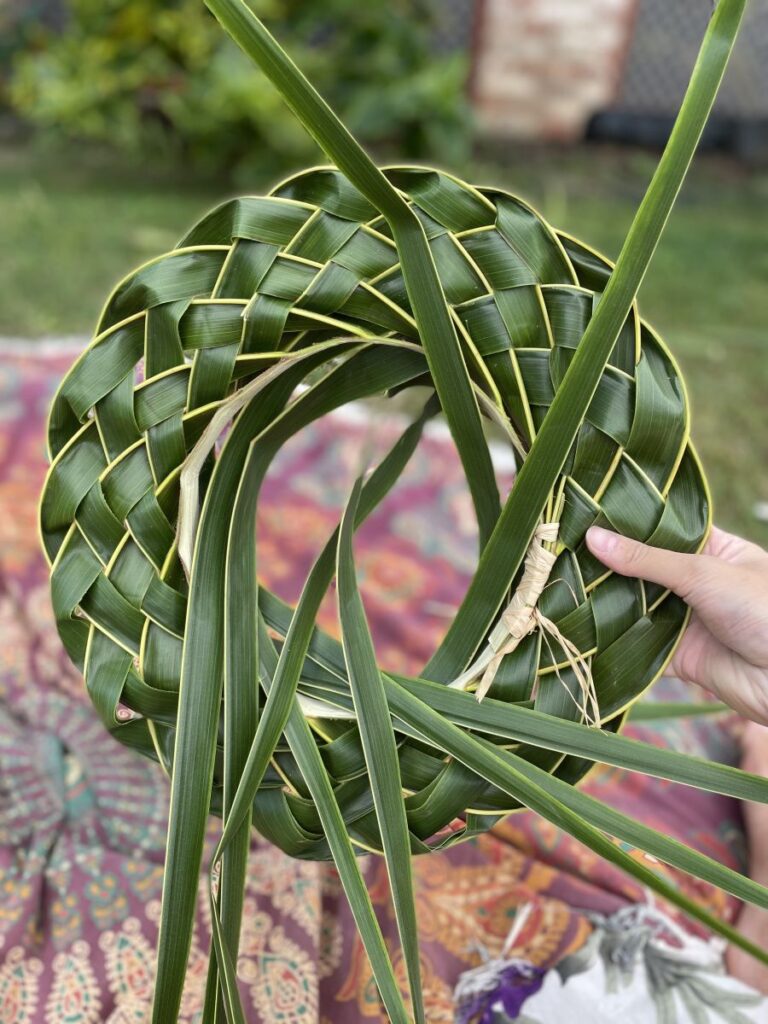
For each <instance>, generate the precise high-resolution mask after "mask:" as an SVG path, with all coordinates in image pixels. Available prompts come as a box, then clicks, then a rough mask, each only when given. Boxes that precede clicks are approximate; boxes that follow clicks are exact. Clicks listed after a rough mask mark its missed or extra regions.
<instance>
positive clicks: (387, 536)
mask: <svg viewBox="0 0 768 1024" xmlns="http://www.w3.org/2000/svg"><path fill="white" fill-rule="evenodd" d="M71 358H72V352H71V351H69V352H60V351H53V352H48V353H47V354H45V355H42V354H40V353H39V352H38V353H36V352H35V351H34V350H30V351H23V350H11V349H9V350H4V351H3V352H2V353H0V517H1V519H0V521H2V531H0V636H1V637H2V644H0V1021H1V1022H3V1024H54V1022H55V1024H60V1022H63V1024H92V1022H93V1024H95V1022H101V1021H105V1022H110V1024H139V1022H142V1021H145V1020H148V1019H149V1006H150V1003H151V997H152V987H153V974H154V945H155V941H156V937H157V922H158V914H159V901H160V892H161V886H162V864H163V849H164V831H165V815H166V806H167V798H168V784H167V780H166V778H165V777H164V776H163V774H162V772H161V770H160V768H159V767H158V766H155V765H153V764H152V763H148V762H147V761H145V760H144V759H143V758H141V757H139V756H138V755H136V754H134V753H132V752H131V751H130V750H128V749H126V748H124V747H122V746H121V745H119V744H118V743H117V742H116V741H114V740H113V739H112V738H110V737H109V735H108V734H107V733H106V731H105V730H104V728H103V727H102V725H101V724H100V722H99V721H98V720H97V718H96V716H95V712H94V711H93V710H92V709H91V707H90V704H89V702H88V700H87V698H86V695H85V693H84V692H83V684H82V680H81V679H80V678H79V677H78V675H77V674H76V673H75V671H74V670H73V669H72V668H71V667H70V665H69V662H68V660H67V658H66V657H65V656H64V654H63V652H62V650H61V647H60V643H59V640H58V638H57V636H56V634H55V631H54V628H53V624H52V618H51V611H50V606H49V599H48V585H47V580H46V572H45V568H44V564H43V560H42V557H41V555H40V554H39V549H38V539H37V534H36V502H37V495H38V493H39V490H40V486H41V483H42V479H43V475H44V472H45V458H44V450H43V444H44V441H43V437H44V417H45V412H46V409H47V407H48V404H49V401H50V397H51V395H52V393H53V390H54V388H55V385H56V383H57V382H58V380H59V379H60V377H61V375H62V374H63V372H64V370H65V368H66V367H67V366H68V365H69V363H70V362H71ZM396 429H397V428H396V425H394V424H392V423H388V422H387V421H383V422H382V421H378V422H377V426H376V431H375V433H376V441H377V442H378V441H381V443H386V441H387V439H388V438H394V436H395V430H396ZM370 433H371V430H370V428H369V427H368V426H366V422H365V419H364V418H362V417H360V416H355V415H346V414H342V415H334V416H333V417H330V418H326V419H325V420H323V421H321V422H320V423H318V424H317V425H316V426H315V427H314V428H312V429H311V430H309V431H307V432H306V433H305V434H302V435H300V436H299V437H297V438H296V439H295V440H294V441H293V442H291V444H289V445H288V446H287V447H286V449H285V451H284V452H283V453H282V455H281V457H280V459H279V461H278V463H277V464H276V466H275V467H274V471H273V472H272V473H271V476H270V478H269V479H268V483H267V485H266V490H265V501H264V503H263V510H262V514H261V516H260V519H259V522H258V524H257V528H258V530H259V538H260V547H259V551H260V562H261V565H262V566H263V567H264V577H265V580H266V581H267V582H268V583H269V585H270V586H272V587H273V588H274V589H275V590H276V591H277V592H278V593H279V594H280V595H281V596H282V597H285V598H286V599H289V600H290V599H295V598H296V597H297V595H298V588H299V586H300V583H301V581H302V580H303V579H304V578H305V575H306V572H307V570H308V568H309V566H310V564H311V561H312V559H313V557H314V555H315V554H316V552H317V551H318V550H319V548H320V546H321V545H322V543H324V541H325V540H326V538H327V536H328V533H329V531H330V529H331V528H332V527H333V525H335V523H336V522H337V520H338V515H339V509H340V507H341V505H342V504H343V502H344V500H345V498H346V496H347V494H348V491H349V487H350V485H351V481H352V480H353V478H354V476H355V475H356V473H357V472H358V469H359V465H360V459H361V452H362V450H363V449H364V448H365V447H366V445H367V444H368V442H369V441H370V437H369V434H370ZM501 476H502V478H503V479H502V481H501V482H502V484H503V485H505V486H507V487H508V486H510V485H511V474H510V472H509V471H508V470H507V471H506V474H505V471H504V470H503V469H502V470H501ZM356 552H357V555H358V567H359V569H360V572H361V577H362V588H363V595H364V598H365V601H366V607H367V610H368V613H369V617H370V619H371V623H372V626H373V628H374V632H375V637H376V643H377V653H378V657H379V660H380V663H382V664H383V665H385V666H388V667H390V668H392V669H402V670H405V671H411V670H414V669H417V668H418V667H419V665H420V664H422V663H423V662H424V661H425V660H426V659H427V657H428V656H429V654H430V653H431V651H432V650H434V647H435V645H436V642H437V641H438V639H439V637H440V635H441V634H442V632H443V631H444V630H445V628H446V625H447V622H448V621H449V616H450V614H451V610H452V609H453V608H455V607H456V605H457V604H458V602H459V600H460V598H461V596H462V594H463V592H464V590H465V588H466V585H467V581H468V579H469V577H470V575H471V572H472V569H473V566H474V557H475V527H474V520H473V515H472V510H471V504H470V502H469V497H468V494H467V492H466V488H465V484H464V478H463V474H462V471H461V468H460V464H459V462H458V459H457V457H456V454H455V451H454V449H453V446H452V445H451V443H450V441H449V440H448V439H447V438H446V437H445V436H444V435H441V434H440V433H439V432H437V433H435V434H432V435H428V436H427V437H426V439H425V440H424V442H423V443H422V445H421V447H420V448H419V450H418V452H417V454H416V456H415V457H414V459H413V460H412V462H411V464H410V466H409V468H408V470H407V472H406V474H404V476H403V479H402V481H401V483H400V485H399V486H398V487H397V488H396V490H395V491H394V492H393V494H392V495H391V496H390V497H389V498H388V499H387V501H386V502H385V503H384V504H383V505H382V506H381V508H380V510H379V511H378V512H377V514H375V515H374V516H373V517H372V518H371V520H370V521H369V522H368V523H366V525H365V526H364V527H363V528H362V529H361V530H360V533H359V537H358V540H357V542H356ZM323 624H324V625H325V626H326V627H327V628H329V629H334V628H335V623H334V613H333V607H332V603H329V604H328V606H327V607H326V608H325V609H324V611H323ZM676 686H678V684H672V683H668V682H665V683H664V684H660V685H659V686H658V687H657V688H656V693H657V694H659V693H662V692H663V695H664V696H665V697H667V698H670V699H671V698H675V697H677V698H678V699H680V698H681V697H682V696H684V695H682V694H681V693H680V692H679V688H678V689H677V690H676V689H675V687H676ZM665 688H666V689H665ZM633 733H634V734H636V735H639V736H641V737H642V738H643V739H645V740H647V741H649V742H652V743H656V744H658V745H660V746H663V745H670V744H674V746H675V748H676V749H678V750H681V749H682V750H687V751H689V752H692V753H706V754H707V756H710V757H716V758H719V759H721V760H725V761H733V760H734V759H735V757H736V755H737V747H738V737H737V735H736V726H735V723H734V722H733V721H732V720H729V719H723V718H720V719H717V720H714V719H709V720H701V721H699V722H698V723H687V724H683V723H680V722H672V723H669V722H668V723H664V724H663V725H654V726H652V727H651V726H645V727H643V728H642V729H640V728H635V729H633ZM587 785H588V787H589V789H590V790H591V791H592V792H593V793H596V794H597V795H599V796H600V797H601V798H602V799H605V800H608V801H609V802H610V803H612V804H613V805H614V806H616V807H618V808H620V809H622V810H625V811H629V812H631V813H632V814H634V815H636V816H639V817H641V818H642V820H643V821H645V822H646V823H647V824H649V825H652V826H653V827H654V828H658V829H662V830H663V831H665V832H666V833H667V834H669V835H673V836H676V837H678V838H680V839H682V840H684V841H685V842H688V843H690V844H691V845H693V846H694V847H696V848H697V849H699V850H702V851H704V852H706V853H708V854H709V855H710V856H713V857H715V858H717V859H718V860H720V861H722V862H723V863H724V864H728V865H729V866H731V867H735V868H741V867H743V857H744V841H743V833H742V827H741V819H740V814H739V809H738V806H737V804H736V803H735V802H734V801H732V800H729V799H727V798H725V797H720V796H717V795H710V794H700V793H696V792H694V791H693V790H683V789H681V788H680V787H677V786H674V785H672V784H668V783H665V782H662V781H659V780H654V779H646V778H645V777H643V776H639V775H632V774H629V773H626V772H622V771H619V770H615V769H598V770H596V771H594V772H593V774H592V775H591V776H590V779H589V781H588V783H587ZM216 828H217V823H216V822H212V823H211V827H210V834H209V838H208V852H209V853H210V851H211V849H212V845H213V843H214V841H215V837H216ZM637 856H638V857H641V856H643V855H642V854H640V853H638V854H637ZM365 870H366V877H367V880H368V884H369V886H370V890H371V893H372V897H373V900H374V904H375V906H376V907H377V909H378V910H379V911H380V915H381V920H382V923H383V927H384V929H385V932H386V934H387V937H388V940H389V941H391V943H392V948H393V951H394V950H395V948H396V943H395V924H394V919H393V916H392V913H391V911H390V909H389V903H388V892H387V880H386V872H385V870H384V865H383V862H382V861H381V860H379V859H376V858H367V859H366V864H365ZM658 870H660V871H664V872H665V873H666V874H668V875H670V876H672V877H674V878H675V880H676V881H677V882H678V883H679V885H680V886H681V887H682V888H683V890H684V891H686V892H687V893H688V894H690V895H692V896H695V897H696V898H697V899H698V900H700V901H701V902H703V903H704V904H706V905H707V907H708V908H709V909H711V910H713V911H714V912H715V913H718V914H721V915H723V916H724V917H727V918H729V919H730V918H732V917H733V916H734V914H735V912H736V910H737V908H738V904H737V901H735V900H734V899H732V898H730V897H726V896H724V895H722V894H721V893H719V892H717V891H716V890H714V889H712V887H710V886H708V885H705V884H704V883H700V882H694V881H691V880H689V879H687V878H684V877H682V876H679V875H678V874H677V873H676V872H673V871H672V870H671V869H667V868H665V867H663V866H662V865H658ZM415 873H416V887H417V899H418V912H419V921H420V928H421V940H422V943H421V945H422V956H423V976H424V978H425V988H426V994H427V1005H428V1019H429V1020H430V1022H435V1024H440V1022H443V1021H444V1022H449V1021H451V1020H452V1019H453V1001H452V992H453V986H454V984H455V982H456V980H457V978H458V976H459V975H460V974H461V972H462V971H464V970H466V969H467V968H468V967H471V966H473V965H475V964H477V963H479V962H480V960H481V959H482V956H483V955H485V956H497V955H499V953H500V951H501V949H502V946H503V944H504V940H505V937H506V936H507V934H508V932H509V929H510V925H511V923H512V922H513V920H514V918H515V914H516V911H517V909H518V908H519V907H521V906H523V905H525V906H526V907H527V908H528V909H527V910H526V918H525V922H524V925H523V927H521V928H520V929H519V931H518V934H517V938H516V942H515V948H514V950H513V951H512V953H514V955H517V956H519V957H521V958H524V959H526V960H528V961H530V962H531V963H533V964H534V965H536V966H538V967H542V968H547V967H550V966H551V965H552V964H554V963H556V962H558V961H560V960H561V959H562V958H563V957H564V956H566V955H567V954H570V953H573V952H575V951H576V950H578V949H579V948H581V947H582V946H583V945H584V943H585V942H586V940H587V939H588V937H589V935H590V933H591V931H592V927H593V926H592V924H591V923H590V919H589V916H588V914H589V913H598V914H602V915H609V914H612V913H615V912H616V911H617V910H619V909H620V908H621V907H623V906H626V905H628V904H632V903H639V902H644V901H645V900H647V898H648V896H647V894H646V893H644V892H643V891H642V890H641V889H640V888H639V887H638V885H637V884H635V883H634V882H633V881H631V880H630V879H628V878H626V877H625V876H624V875H623V874H621V873H620V872H619V871H617V870H616V869H614V868H612V867H610V866H608V865H606V864H605V863H604V862H602V861H601V860H600V859H599V858H597V857H595V856H594V855H593V854H592V853H590V852H589V851H588V850H586V849H585V848H584V847H582V846H580V845H579V844H578V843H576V842H574V841H573V840H571V839H569V838H568V837H567V836H565V835H563V834H562V833H560V832H558V831H557V830H556V829H554V828H553V827H552V826H550V825H548V824H546V823H545V822H543V821H541V820H540V819H538V818H537V817H535V816H534V815H531V814H529V813H519V814H516V815H513V816H511V817H509V818H507V819H506V820H503V821H501V822H499V824H498V825H497V826H496V827H495V828H494V829H493V830H492V831H491V832H489V833H488V834H487V835H483V836H481V837H479V838H477V839H474V840H472V841H470V842H467V843H465V844H462V845H460V846H458V847H455V848H453V849H451V850H449V851H447V852H445V853H436V854H432V855H430V856H429V857H422V858H418V859H417V860H416V862H415ZM686 927H690V926H688V925H686ZM209 941H210V931H209V917H208V910H207V894H206V889H205V884H204V880H203V879H201V886H200V897H199V913H198V919H197V926H196V932H195V938H194V942H193V947H192V953H191V957H190V965H189V973H188V982H187V987H186V992H185V998H184V1003H183V1006H182V1014H181V1017H180V1020H182V1021H187V1022H195V1021H199V1019H200V1008H201V1001H202V994H203V991H204V987H205V978H206V964H207V950H208V945H209ZM394 955H395V956H396V955H397V954H396V952H395V953H394ZM398 969H399V970H400V972H401V974H402V975H403V977H404V969H403V965H402V964H399V966H398ZM238 974H239V978H240V984H241V989H242V993H243V1001H244V1005H246V1007H247V1008H248V1020H249V1021H252V1022H254V1024H256V1022H259V1024H331V1022H333V1024H352V1022H360V1024H364V1022H371V1024H376V1022H379V1021H384V1019H385V1018H384V1016H383V1014H382V1011H381V1008H380V1005H379V1002H378V999H377V996H376V992H375V988H374V986H373V983H372V980H371V975H370V970H369V968H368V964H367V962H366V959H365V955H364V952H363V950H362V946H361V944H360V941H359V939H358V938H357V936H356V932H355V928H354V925H353V922H352V919H351V915H350V912H349V908H348V906H347V904H346V900H345V897H344V895H343V893H342V891H341V888H340V885H339V881H338V878H337V876H336V874H335V871H334V869H333V867H332V866H331V865H328V864H313V863H304V862H300V861H294V860H290V859H289V858H287V857H286V856H285V855H284V854H283V853H281V852H280V851H278V850H276V849H274V848H273V847H271V846H270V845H269V844H268V843H266V842H265V841H263V840H262V839H260V838H259V837H258V836H255V835H254V838H253V844H252V853H251V859H250V866H249V875H248V888H247V900H246V908H245V914H244V924H243V934H242V942H241V952H240V958H239V962H238Z"/></svg>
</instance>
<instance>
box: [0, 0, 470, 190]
mask: <svg viewBox="0 0 768 1024" xmlns="http://www.w3.org/2000/svg"><path fill="white" fill-rule="evenodd" d="M250 3H251V4H252V6H253V8H254V9H255V10H256V11H257V13H258V14H259V16H261V17H263V18H264V19H265V20H267V21H268V22H269V23H270V25H271V26H272V27H273V28H275V30H276V31H277V32H278V34H279V36H280V38H281V40H282V42H283V43H285V45H286V46H287V47H288V48H289V50H290V52H291V54H292V56H293V57H294V58H295V59H296V61H297V62H298V64H299V65H300V66H301V67H302V69H303V70H305V72H306V73H307V74H308V76H309V78H310V79H311V80H312V82H314V83H315V84H316V85H317V87H318V88H319V89H320V91H321V92H322V94H323V96H324V97H325V98H326V99H327V100H328V101H329V102H330V103H331V105H332V106H333V107H334V108H335V109H336V110H337V111H338V112H339V113H340V114H341V116H342V117H343V119H344V120H345V122H346V123H347V124H348V125H349V127H350V128H351V129H352V131H353V132H354V134H355V135H356V136H357V137H358V138H360V139H361V141H363V142H364V143H366V144H368V145H369V146H371V147H372V148H373V149H375V150H376V151H377V152H379V153H382V154H384V155H386V154H387V153H395V152H396V153H397V154H398V157H399V158H401V159H419V158H425V157H428V158H429V159H430V160H432V161H438V162H439V161H449V162H453V161H457V160H461V159H462V158H463V157H464V156H465V154H466V150H467V148H468V142H469V140H468V125H469V116H468V108H467V104H466V101H465V98H464V93H465V81H466V73H467V61H466V57H465V56H464V55H463V54H461V53H457V52H440V51H439V49H436V47H435V43H434V40H435V32H434V29H435V22H434V19H435V17H436V16H437V14H438V11H439V5H438V4H437V3H436V2H435V0H390V2H389V3H387V4H378V3H365V2H363V3H361V2H360V0H250ZM35 6H36V7H37V8H39V10H37V11H35V10H34V8H35ZM15 10H16V13H15V15H14V13H13V11H14V6H13V4H11V6H10V7H9V8H6V13H5V15H4V16H3V15H1V14H0V20H5V21H6V24H5V25H4V26H3V31H2V32H0V35H3V36H4V38H5V39H6V44H5V49H6V50H8V49H9V43H8V40H11V41H12V42H11V46H12V48H13V52H12V53H10V54H9V55H8V56H9V60H8V62H7V64H6V66H7V67H9V68H10V74H9V76H8V79H7V81H6V84H5V90H4V91H5V102H6V103H7V104H9V105H10V106H11V108H12V109H13V110H14V111H15V112H16V113H17V114H18V115H20V116H21V117H22V118H23V119H24V120H25V121H27V122H28V123H30V124H32V125H33V126H37V127H39V128H40V129H43V130H44V136H45V137H48V138H50V137H52V136H53V137H60V138H62V139H64V140H67V141H71V140H75V141H80V140H87V141H91V142H95V143H98V144H103V145H106V146H107V147H109V148H113V149H115V150H116V151H118V152H122V153H126V154H130V155H132V156H135V155H137V154H138V155H141V154H148V155H149V154H151V155H152V157H153V159H169V158H170V159H173V158H176V159H183V160H184V161H192V162H194V165H195V166H196V167H197V168H198V169H199V170H202V171H212V172H216V173H220V172H221V171H228V172H231V173H232V176H233V177H235V178H238V177H241V176H242V175H243V174H244V173H245V174H247V173H248V172H249V170H250V168H252V167H253V166H258V167H259V169H260V170H262V171H265V170H266V171H267V172H279V171H281V170H283V169H285V168H291V167H294V166H296V165H298V164H300V163H303V162H307V161H310V162H312V161H315V162H316V161H317V160H318V159H320V156H319V152H318V150H317V149H316V148H315V146H314V144H313V143H312V142H311V141H310V140H309V139H308V138H307V136H306V134H305V132H304V131H303V129H301V128H300V127H299V126H298V125H297V124H296V123H295V122H294V119H293V118H292V117H291V116H290V114H289V113H288V111H287V110H286V108H285V105H284V103H283V101H282V100H281V99H280V98H279V97H278V95H277V93H276V92H275V91H274V89H273V88H272V86H271V85H270V84H269V83H268V82H267V81H266V80H265V79H264V77H263V76H262V75H261V74H260V72H258V71H256V70H254V68H253V66H252V65H251V63H250V62H249V61H248V59H247V58H246V57H245V56H243V54H242V53H241V52H240V51H239V50H238V49H237V48H236V47H235V46H234V44H232V43H231V42H230V41H229V39H228V38H227V37H225V35H224V33H222V31H221V29H220V28H219V26H218V25H217V24H216V22H215V21H214V19H213V17H212V16H211V15H210V14H209V12H208V11H207V9H206V8H205V7H204V5H203V2H202V0H165V2H164V3H163V4H162V5H158V4H157V3H156V0H69V2H63V0H62V2H60V3H58V4H55V3H51V4H50V5H46V4H42V6H41V5H40V3H39V2H38V3H37V5H35V4H34V3H33V4H32V5H27V4H22V3H19V4H17V5H16V7H15ZM43 11H45V13H46V15H47V17H40V16H39V15H40V13H41V12H43Z"/></svg>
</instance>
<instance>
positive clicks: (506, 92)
mask: <svg viewBox="0 0 768 1024" xmlns="http://www.w3.org/2000/svg"><path fill="white" fill-rule="evenodd" d="M636 2H637V0H481V3H480V8H479V12H478V18H479V21H478V25H477V32H476V49H475V66H474V76H473V89H472V92H473V100H474V105H475V109H476V111H477V115H478V120H479V123H480V127H481V129H482V130H483V131H484V132H485V133H487V134H491V135H496V136H507V137H516V138H527V139H540V140H545V141H563V142H566V141H572V140H575V139H579V138H581V137H582V135H583V133H584V128H585V126H586V123H587V121H588V119H589V117H590V115H591V114H593V113H594V112H595V111H596V110H598V109H600V108H601V107H604V106H606V105H607V104H609V103H610V101H611V100H612V99H613V97H614V96H615V94H616V91H617V88H618V85H619V81H620V76H621V69H622V66H623V62H624V58H625V55H626V50H627V45H628V42H629V37H630V34H631V29H632V22H633V17H634V11H635V6H636Z"/></svg>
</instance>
